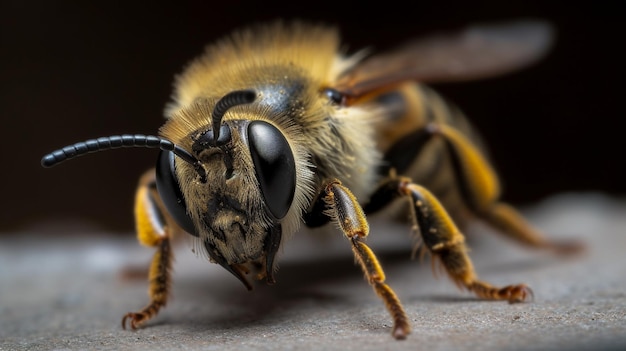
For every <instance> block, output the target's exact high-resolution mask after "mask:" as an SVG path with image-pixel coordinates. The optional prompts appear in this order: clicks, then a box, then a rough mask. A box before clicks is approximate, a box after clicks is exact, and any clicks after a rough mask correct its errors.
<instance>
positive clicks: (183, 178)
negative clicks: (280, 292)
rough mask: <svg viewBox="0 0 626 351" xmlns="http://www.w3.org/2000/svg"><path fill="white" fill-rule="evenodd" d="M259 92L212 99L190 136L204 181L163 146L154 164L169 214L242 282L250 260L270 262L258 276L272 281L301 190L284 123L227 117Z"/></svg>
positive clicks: (236, 115)
mask: <svg viewBox="0 0 626 351" xmlns="http://www.w3.org/2000/svg"><path fill="white" fill-rule="evenodd" d="M256 96H257V94H256V93H255V92H254V91H251V90H239V91H234V92H231V93H229V94H226V95H225V96H224V97H222V98H221V99H220V100H218V101H217V102H216V103H215V104H214V105H213V107H212V114H211V119H210V122H211V123H209V124H208V125H205V126H203V127H202V128H199V129H197V130H194V131H193V132H191V133H190V134H189V135H188V136H187V137H186V138H185V139H186V140H187V141H188V142H189V144H188V145H189V146H188V149H190V151H191V154H192V155H193V157H194V158H195V159H197V160H198V162H199V164H200V165H201V167H202V168H203V170H204V173H205V177H204V179H203V177H201V176H200V174H199V173H198V172H197V171H195V170H194V168H193V167H194V166H193V165H191V164H190V163H188V162H180V161H179V158H177V157H175V156H174V155H172V154H171V153H168V152H161V156H160V157H159V162H158V164H157V187H158V190H159V194H160V195H161V197H162V198H163V202H164V203H165V205H166V207H167V208H168V211H169V212H170V214H172V215H173V216H174V218H175V219H176V220H177V222H178V223H179V225H180V226H181V227H183V228H184V229H185V230H187V231H188V232H190V233H192V234H193V235H195V236H197V237H198V238H199V240H200V242H201V244H202V245H203V246H204V248H205V250H206V251H207V253H208V255H209V257H210V258H211V259H212V260H213V261H215V262H217V263H219V264H221V265H222V266H224V267H225V268H226V269H227V270H229V271H231V273H233V274H235V275H236V276H237V277H239V278H240V279H241V280H242V281H244V283H245V279H243V278H242V269H241V268H239V267H240V266H241V265H248V264H253V266H261V267H265V273H264V274H261V275H262V276H263V275H264V276H265V277H267V278H268V281H271V280H272V279H273V278H272V275H271V272H272V269H273V260H274V256H275V254H276V251H277V249H278V245H279V244H280V241H281V235H282V233H281V222H282V220H283V219H284V218H285V216H287V214H288V212H289V210H290V209H291V207H292V202H293V200H294V195H295V192H296V163H295V160H294V154H293V152H292V149H291V146H290V144H289V142H288V141H287V138H286V137H285V135H284V134H283V132H282V131H281V130H280V129H279V127H277V126H275V125H274V124H272V123H271V122H269V121H267V120H264V119H262V118H255V117H254V116H250V115H249V114H246V113H243V112H241V113H240V112H233V111H231V114H230V115H229V118H228V119H227V120H223V116H224V114H225V113H226V112H227V111H228V110H229V109H231V108H233V107H235V106H239V105H248V104H252V103H253V102H254V101H255V99H256ZM202 106H206V105H202ZM202 106H200V107H198V106H196V108H202ZM192 110H193V108H192ZM249 110H254V108H252V107H251V108H249V109H248V110H247V111H248V112H250V111H249ZM238 111H240V110H238ZM206 112H207V111H204V112H202V111H201V112H198V111H197V110H193V111H187V112H186V113H187V114H188V115H192V116H197V115H198V114H200V115H202V114H203V113H205V114H206ZM165 133H166V134H167V132H165ZM187 141H186V142H187ZM170 207H172V208H170ZM192 229H193V231H192ZM249 269H250V267H247V268H246V269H245V270H249ZM246 285H247V286H248V284H246Z"/></svg>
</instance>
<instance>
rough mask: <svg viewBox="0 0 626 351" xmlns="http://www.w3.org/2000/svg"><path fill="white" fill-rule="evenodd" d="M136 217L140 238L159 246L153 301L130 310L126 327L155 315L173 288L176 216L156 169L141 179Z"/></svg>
mask: <svg viewBox="0 0 626 351" xmlns="http://www.w3.org/2000/svg"><path fill="white" fill-rule="evenodd" d="M135 221H136V226H137V239H138V240H139V242H140V243H141V244H142V245H145V246H150V247H156V248H157V251H156V252H155V254H154V256H153V258H152V263H151V265H150V271H149V277H148V279H149V282H150V287H149V289H148V295H149V297H150V302H149V303H148V305H146V306H145V307H144V308H143V309H141V310H140V311H137V312H129V313H127V314H126V315H124V317H123V318H122V328H124V329H126V324H127V323H126V322H127V321H129V325H130V327H131V328H132V329H136V328H137V327H139V326H140V325H142V324H144V323H145V322H147V321H148V320H150V319H152V318H154V317H155V316H156V315H157V313H158V312H159V310H160V309H161V307H164V306H165V305H166V303H167V298H168V295H169V291H170V279H171V278H170V270H171V267H172V260H173V256H172V250H171V245H170V238H171V236H172V230H174V228H177V227H174V225H170V223H173V220H172V219H171V218H169V215H168V214H167V212H166V210H165V207H164V205H163V203H162V202H161V198H160V196H159V194H158V192H157V189H156V183H155V175H154V170H150V171H148V172H146V173H145V174H144V175H143V176H142V177H141V179H140V181H139V187H138V189H137V194H136V196H135Z"/></svg>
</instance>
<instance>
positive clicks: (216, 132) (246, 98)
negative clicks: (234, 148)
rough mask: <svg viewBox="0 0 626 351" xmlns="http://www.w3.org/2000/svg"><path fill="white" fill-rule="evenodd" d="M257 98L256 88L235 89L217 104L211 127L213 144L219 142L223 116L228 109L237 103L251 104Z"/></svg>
mask: <svg viewBox="0 0 626 351" xmlns="http://www.w3.org/2000/svg"><path fill="white" fill-rule="evenodd" d="M255 99H256V93H255V92H254V90H235V91H232V92H230V93H228V94H226V95H224V96H223V97H222V98H221V99H220V100H219V101H218V102H217V104H215V108H214V109H213V114H212V116H211V122H212V123H211V127H212V128H213V145H215V144H217V139H218V138H219V137H220V127H221V124H222V117H224V114H225V113H226V111H227V110H228V109H229V108H231V107H233V106H237V105H243V104H249V103H251V102H253V101H254V100H255Z"/></svg>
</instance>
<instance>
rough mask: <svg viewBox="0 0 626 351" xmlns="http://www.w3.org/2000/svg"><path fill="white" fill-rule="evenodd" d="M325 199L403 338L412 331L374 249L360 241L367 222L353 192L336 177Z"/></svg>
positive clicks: (367, 229)
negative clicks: (336, 179)
mask: <svg viewBox="0 0 626 351" xmlns="http://www.w3.org/2000/svg"><path fill="white" fill-rule="evenodd" d="M325 200H326V203H327V204H328V207H329V208H330V210H329V211H328V215H329V216H330V217H331V218H332V219H333V220H334V221H335V222H336V223H337V225H338V226H339V228H341V230H342V232H343V233H344V235H345V236H346V237H347V238H348V239H350V242H351V243H352V252H353V253H354V257H355V259H356V261H357V263H358V264H359V266H361V269H362V270H363V273H365V278H366V279H367V281H368V283H369V284H370V285H371V286H372V287H373V288H374V291H375V292H376V295H378V296H379V297H380V298H381V299H382V300H383V302H384V303H385V306H386V307H387V310H388V311H389V314H390V315H391V318H392V319H393V329H392V335H393V337H394V338H396V339H405V338H406V337H407V336H408V335H409V334H410V333H411V326H410V324H409V319H408V317H407V315H406V312H404V308H403V307H402V304H401V302H400V299H398V297H397V296H396V294H395V293H394V291H393V290H392V289H391V287H389V285H387V284H385V273H384V271H383V269H382V267H381V266H380V263H379V262H378V259H377V258H376V255H374V252H373V251H372V250H371V249H370V248H369V247H368V246H367V245H366V244H365V243H364V242H362V241H361V239H362V238H365V237H366V236H367V235H368V233H369V226H368V224H367V220H366V219H365V214H364V213H363V210H362V209H361V206H360V205H359V203H358V202H357V200H356V198H355V197H354V195H353V194H352V193H351V192H350V190H348V189H347V188H346V187H344V186H343V185H341V183H340V182H339V181H333V182H331V183H330V184H329V185H328V186H327V187H326V197H325Z"/></svg>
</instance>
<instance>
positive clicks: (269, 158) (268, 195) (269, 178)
mask: <svg viewBox="0 0 626 351" xmlns="http://www.w3.org/2000/svg"><path fill="white" fill-rule="evenodd" d="M248 140H249V147H250V154H251V155H252V161H253V162H254V169H255V173H256V178H257V181H258V182H259V185H260V187H261V193H262V194H263V198H264V199H265V204H266V206H267V207H268V209H269V211H270V213H271V214H272V215H273V216H274V218H276V219H281V218H283V217H285V215H287V211H289V208H290V207H291V202H292V201H293V197H294V193H295V191H296V165H295V161H294V158H293V153H292V152H291V148H290V147H289V143H288V142H287V139H285V136H284V135H283V133H281V132H280V131H279V130H278V129H276V127H274V126H273V125H271V124H269V123H267V122H264V121H253V122H251V123H250V125H249V126H248Z"/></svg>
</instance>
